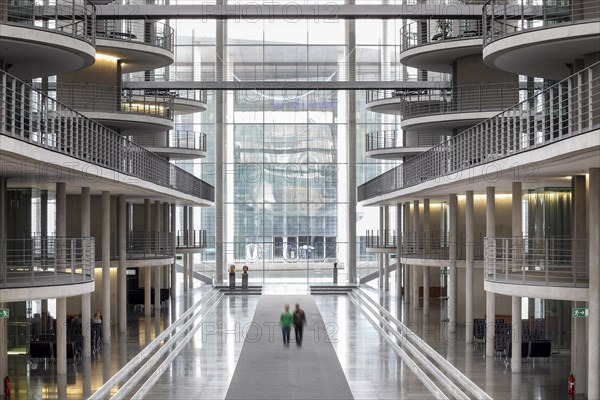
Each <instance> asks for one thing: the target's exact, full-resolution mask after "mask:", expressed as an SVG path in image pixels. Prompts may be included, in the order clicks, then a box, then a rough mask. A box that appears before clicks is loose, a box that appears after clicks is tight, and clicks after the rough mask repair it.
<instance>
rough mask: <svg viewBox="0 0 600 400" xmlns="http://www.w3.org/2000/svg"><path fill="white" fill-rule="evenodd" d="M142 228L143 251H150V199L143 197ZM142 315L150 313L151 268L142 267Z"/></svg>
mask: <svg viewBox="0 0 600 400" xmlns="http://www.w3.org/2000/svg"><path fill="white" fill-rule="evenodd" d="M144 230H145V231H146V237H145V240H144V246H145V247H146V249H145V250H144V251H145V252H148V251H150V250H149V248H148V247H149V246H148V245H147V244H148V243H149V240H150V232H152V203H151V202H150V199H144ZM143 271H144V316H145V317H150V316H151V315H152V268H150V267H144V268H143Z"/></svg>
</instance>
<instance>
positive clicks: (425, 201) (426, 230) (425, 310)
mask: <svg viewBox="0 0 600 400" xmlns="http://www.w3.org/2000/svg"><path fill="white" fill-rule="evenodd" d="M429 203H430V202H429V199H423V238H424V240H425V243H424V249H425V254H429V249H430V246H429V245H430V243H429V241H430V240H431V235H430V231H431V227H430V226H429V223H430V213H429ZM422 268H423V315H424V316H425V317H427V316H429V267H428V266H426V265H424V266H423V267H422Z"/></svg>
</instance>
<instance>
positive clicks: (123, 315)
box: [117, 194, 127, 332]
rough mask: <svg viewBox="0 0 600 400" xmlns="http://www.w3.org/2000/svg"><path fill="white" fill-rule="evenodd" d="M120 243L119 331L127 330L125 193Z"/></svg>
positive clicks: (120, 224) (120, 225) (120, 219)
mask: <svg viewBox="0 0 600 400" xmlns="http://www.w3.org/2000/svg"><path fill="white" fill-rule="evenodd" d="M118 201H119V205H118V206H119V210H118V213H117V214H118V217H119V223H118V224H117V227H118V233H117V237H118V243H119V244H118V245H119V269H118V273H117V278H118V288H119V296H118V302H119V332H126V331H127V262H126V261H127V254H126V251H127V202H126V197H125V195H124V194H120V195H119V200H118Z"/></svg>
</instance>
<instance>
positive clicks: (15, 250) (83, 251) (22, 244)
mask: <svg viewBox="0 0 600 400" xmlns="http://www.w3.org/2000/svg"><path fill="white" fill-rule="evenodd" d="M94 247H95V242H94V238H66V237H55V236H50V237H46V238H42V237H31V238H24V239H6V240H1V241H0V301H2V302H5V301H22V300H31V299H34V298H35V299H39V298H56V297H65V296H75V295H78V294H83V293H90V292H93V291H94V267H95V254H94V252H95V249H94Z"/></svg>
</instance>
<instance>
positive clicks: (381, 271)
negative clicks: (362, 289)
mask: <svg viewBox="0 0 600 400" xmlns="http://www.w3.org/2000/svg"><path fill="white" fill-rule="evenodd" d="M384 208H385V207H379V245H380V246H382V245H383V243H384V241H385V211H384ZM383 257H384V254H383V253H382V252H379V253H377V263H378V270H379V279H378V282H377V283H378V287H379V294H380V295H381V294H382V293H383V290H384V285H383V281H384V279H383V275H384V274H385V270H384V268H383Z"/></svg>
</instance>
